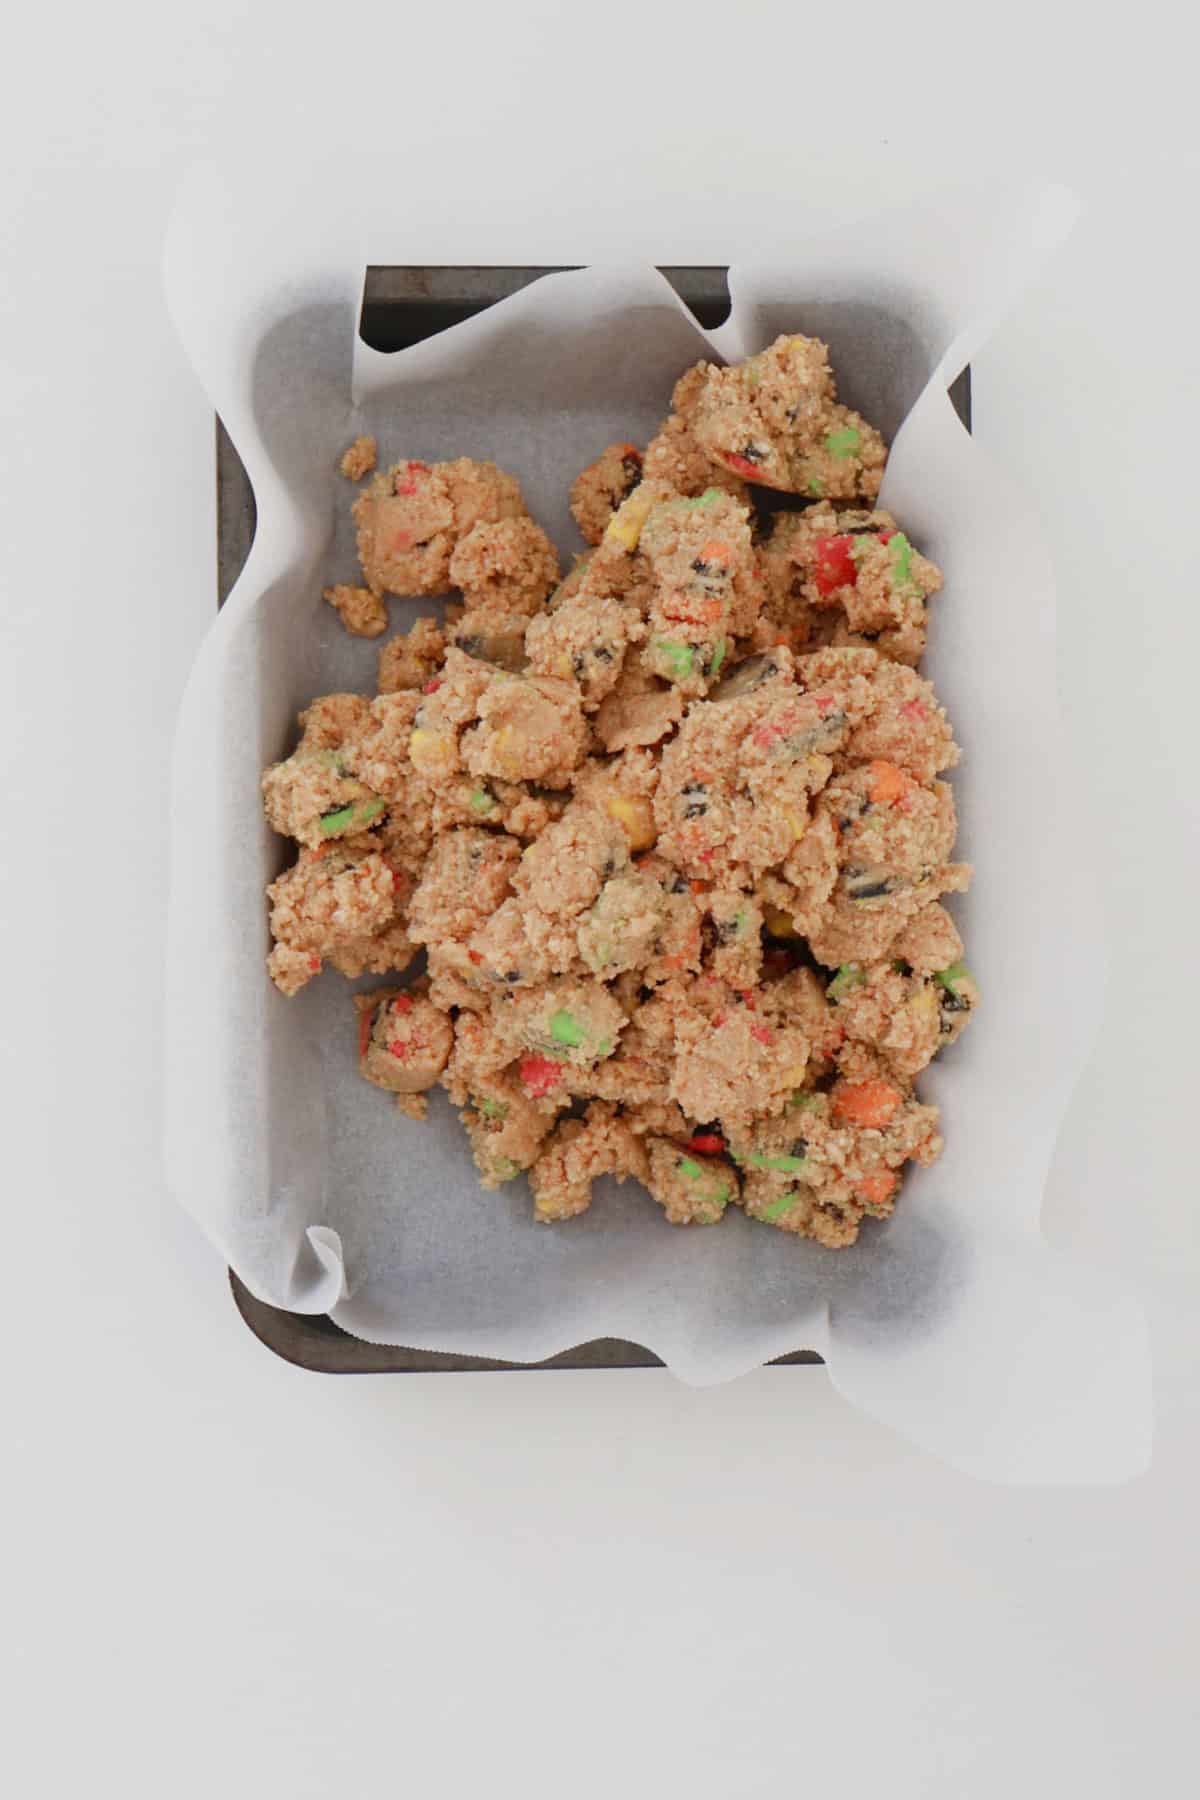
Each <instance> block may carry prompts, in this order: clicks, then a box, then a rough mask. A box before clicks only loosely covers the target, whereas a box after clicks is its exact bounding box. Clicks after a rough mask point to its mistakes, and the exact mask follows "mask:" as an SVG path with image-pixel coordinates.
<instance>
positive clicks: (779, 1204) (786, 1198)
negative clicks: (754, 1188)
mask: <svg viewBox="0 0 1200 1800" xmlns="http://www.w3.org/2000/svg"><path fill="white" fill-rule="evenodd" d="M800 1198H801V1196H800V1195H799V1194H795V1193H792V1194H781V1195H780V1196H779V1198H778V1200H772V1202H771V1204H770V1206H764V1207H763V1209H762V1211H761V1212H760V1213H759V1215H758V1216H759V1218H760V1219H771V1220H774V1219H782V1217H783V1215H784V1213H788V1212H791V1210H792V1208H793V1206H795V1204H796V1202H797V1200H799V1199H800Z"/></svg>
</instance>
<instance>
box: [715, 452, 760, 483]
mask: <svg viewBox="0 0 1200 1800" xmlns="http://www.w3.org/2000/svg"><path fill="white" fill-rule="evenodd" d="M721 461H722V462H723V463H724V464H725V467H726V468H727V469H732V470H733V472H734V474H735V475H744V476H745V477H746V478H747V480H749V481H754V480H756V479H757V477H758V469H757V468H756V467H755V465H754V464H753V463H752V462H751V461H750V458H749V457H748V456H738V455H737V453H736V451H733V450H723V451H722V452H721Z"/></svg>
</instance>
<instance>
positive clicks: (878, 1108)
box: [833, 1081, 904, 1131]
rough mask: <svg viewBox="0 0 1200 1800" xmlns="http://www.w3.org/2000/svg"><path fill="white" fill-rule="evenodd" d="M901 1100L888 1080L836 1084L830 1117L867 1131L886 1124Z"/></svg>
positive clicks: (895, 1111) (878, 1129)
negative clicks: (831, 1115) (859, 1126)
mask: <svg viewBox="0 0 1200 1800" xmlns="http://www.w3.org/2000/svg"><path fill="white" fill-rule="evenodd" d="M903 1099H904V1096H903V1094H902V1093H901V1092H900V1089H899V1088H897V1087H893V1086H892V1084H891V1082H890V1081H839V1082H838V1084H837V1086H836V1087H835V1088H834V1090H833V1114H834V1117H835V1118H837V1119H845V1120H846V1122H847V1123H848V1124H850V1125H861V1126H862V1127H863V1128H864V1130H867V1131H883V1130H884V1129H885V1127H886V1126H888V1125H890V1124H891V1122H892V1120H893V1119H894V1118H895V1116H896V1113H897V1112H898V1111H899V1109H900V1106H901V1103H902V1101H903Z"/></svg>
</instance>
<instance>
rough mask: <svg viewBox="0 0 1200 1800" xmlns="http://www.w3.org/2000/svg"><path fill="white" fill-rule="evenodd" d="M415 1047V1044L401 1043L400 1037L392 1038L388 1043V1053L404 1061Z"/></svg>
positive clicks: (398, 1060)
mask: <svg viewBox="0 0 1200 1800" xmlns="http://www.w3.org/2000/svg"><path fill="white" fill-rule="evenodd" d="M413 1047H414V1046H413V1045H411V1044H404V1043H401V1041H400V1039H399V1038H392V1040H391V1042H390V1043H389V1044H388V1055H389V1056H394V1057H395V1058H396V1060H397V1062H403V1061H404V1059H405V1057H406V1056H407V1055H408V1053H409V1051H410V1050H411V1049H412V1048H413Z"/></svg>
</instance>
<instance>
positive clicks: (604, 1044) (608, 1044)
mask: <svg viewBox="0 0 1200 1800" xmlns="http://www.w3.org/2000/svg"><path fill="white" fill-rule="evenodd" d="M611 1050H612V1039H611V1038H601V1039H600V1042H599V1043H598V1044H597V1045H596V1055H597V1056H598V1057H600V1056H607V1055H609V1053H610V1052H611Z"/></svg>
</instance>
